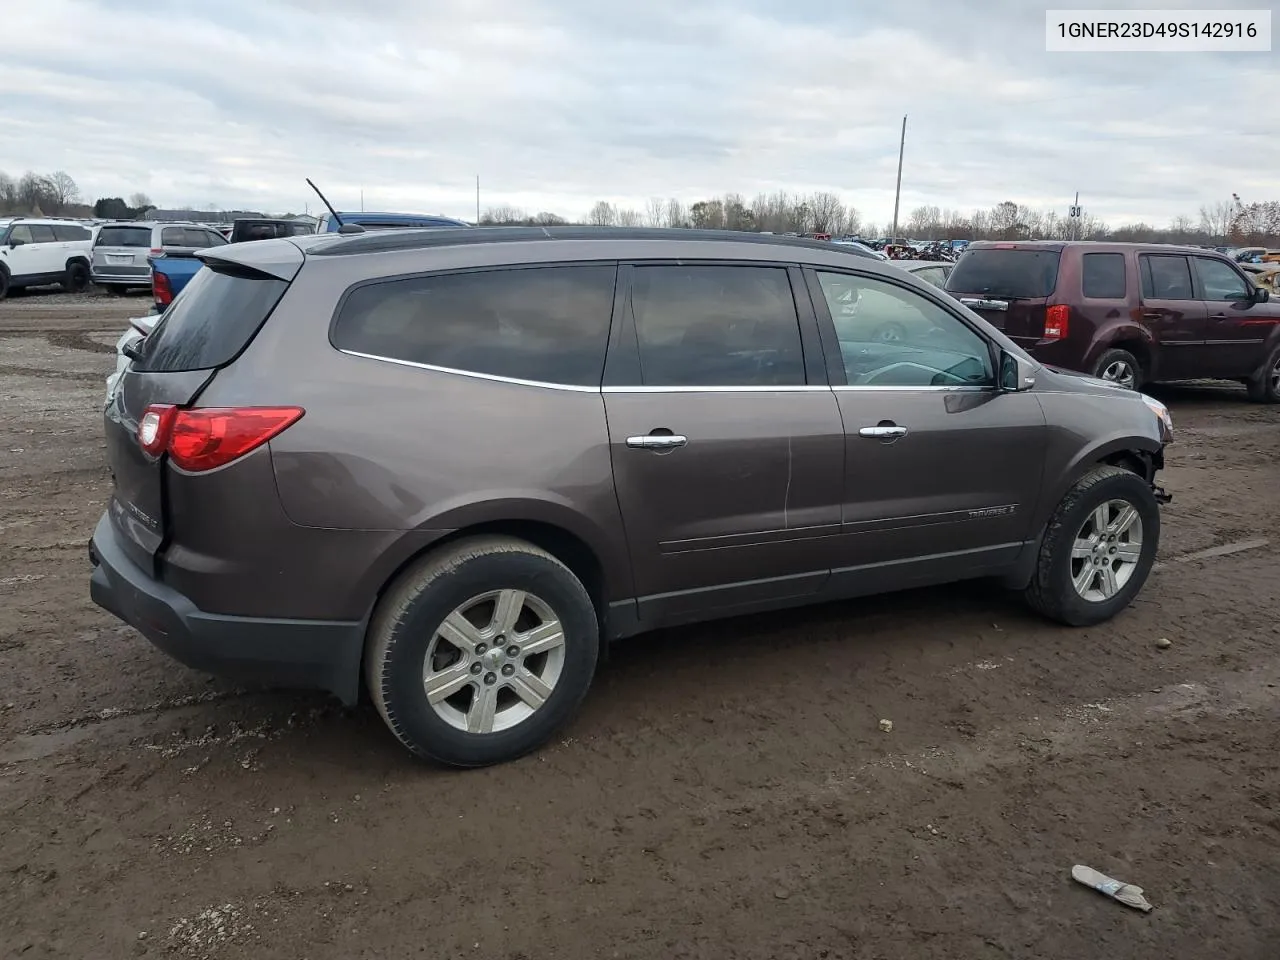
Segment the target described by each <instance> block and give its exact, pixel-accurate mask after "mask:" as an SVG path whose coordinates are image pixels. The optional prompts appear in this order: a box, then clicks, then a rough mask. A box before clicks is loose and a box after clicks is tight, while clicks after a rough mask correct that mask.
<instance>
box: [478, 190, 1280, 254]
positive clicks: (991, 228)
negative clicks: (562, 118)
mask: <svg viewBox="0 0 1280 960" xmlns="http://www.w3.org/2000/svg"><path fill="white" fill-rule="evenodd" d="M480 222H481V224H484V225H516V224H522V225H527V226H552V225H556V224H567V223H571V222H577V223H583V224H591V225H594V226H615V227H676V228H691V227H692V228H705V229H713V230H746V231H757V232H767V233H798V234H811V233H829V234H831V235H833V236H861V237H865V238H867V239H879V238H883V237H887V236H888V234H889V232H890V231H891V230H892V228H893V225H892V223H885V224H879V223H876V222H873V221H864V220H863V219H862V215H861V214H860V213H859V211H858V210H857V209H856V208H855V207H852V206H849V205H846V204H845V203H844V202H843V201H842V200H841V199H840V197H839V196H838V195H837V194H834V193H830V192H826V191H820V192H817V193H811V194H793V193H789V192H787V191H785V190H783V191H776V192H774V193H768V194H764V193H762V194H759V195H758V196H756V197H755V198H754V199H752V200H751V201H749V202H748V201H747V200H745V199H744V198H743V196H742V195H741V194H738V193H727V194H725V195H724V196H722V197H714V198H712V199H709V200H700V201H698V202H697V203H694V204H691V205H687V206H686V205H685V204H684V203H682V202H681V201H680V200H677V199H675V198H674V197H672V198H668V199H663V198H661V197H654V198H652V199H650V200H649V201H648V202H647V203H646V204H645V206H644V208H643V209H636V208H634V207H626V206H617V205H614V204H612V203H610V202H608V201H607V200H601V201H599V202H598V203H596V204H595V205H594V206H593V207H592V208H591V209H590V210H589V211H588V212H587V214H586V216H585V217H583V218H582V219H581V220H578V221H570V220H568V219H566V218H565V217H562V216H560V215H558V214H555V213H549V212H545V211H544V212H540V213H537V214H534V215H532V216H530V215H529V214H527V213H526V212H525V211H523V210H521V209H519V208H517V207H510V206H499V207H491V208H489V209H488V210H486V211H485V212H484V214H483V215H482V216H481V218H480ZM898 236H900V237H907V238H910V239H913V240H1073V239H1078V240H1116V241H1129V242H1139V243H1184V244H1206V245H1208V244H1234V245H1239V246H1268V245H1271V246H1280V201H1275V200H1272V201H1265V202H1261V203H1251V204H1248V205H1245V204H1243V203H1242V202H1241V201H1240V200H1239V199H1238V198H1233V199H1232V200H1230V201H1219V202H1217V203H1213V204H1206V205H1204V206H1202V207H1201V208H1200V216H1199V219H1197V220H1193V219H1192V218H1191V217H1188V216H1177V217H1174V218H1173V219H1172V220H1170V221H1169V223H1168V224H1167V225H1164V226H1158V225H1155V224H1150V223H1145V222H1142V221H1138V222H1135V223H1125V224H1120V225H1118V226H1111V225H1109V224H1107V223H1105V222H1103V221H1102V220H1101V219H1100V218H1098V217H1096V216H1094V215H1092V214H1090V213H1088V212H1083V213H1082V215H1081V216H1079V217H1070V216H1066V215H1064V214H1062V213H1059V212H1058V211H1055V210H1039V209H1035V208H1033V207H1030V206H1028V205H1026V204H1022V203H1017V202H1016V201H1013V200H1005V201H1003V202H1001V203H997V204H995V205H994V206H992V207H990V208H988V209H985V210H974V211H972V212H970V213H964V212H962V211H959V210H954V209H949V208H945V207H938V206H932V205H924V206H919V207H916V208H914V209H913V210H910V211H908V212H907V213H906V215H905V216H904V217H902V218H901V219H900V221H899V223H898Z"/></svg>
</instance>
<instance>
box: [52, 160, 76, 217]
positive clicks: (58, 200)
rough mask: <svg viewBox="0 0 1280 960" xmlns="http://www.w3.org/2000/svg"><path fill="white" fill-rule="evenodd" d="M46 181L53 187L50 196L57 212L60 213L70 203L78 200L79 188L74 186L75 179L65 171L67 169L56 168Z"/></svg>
mask: <svg viewBox="0 0 1280 960" xmlns="http://www.w3.org/2000/svg"><path fill="white" fill-rule="evenodd" d="M48 181H49V186H50V187H52V188H53V189H52V191H51V196H52V199H53V202H54V205H55V206H56V207H57V210H56V212H57V213H61V212H62V211H63V210H65V209H66V208H67V207H69V206H71V204H73V203H76V202H77V201H79V199H80V188H79V187H77V186H76V182H75V180H73V179H71V174H69V173H67V171H65V170H58V171H57V172H55V173H51V174H50V175H49V177H48Z"/></svg>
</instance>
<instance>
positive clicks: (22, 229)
mask: <svg viewBox="0 0 1280 960" xmlns="http://www.w3.org/2000/svg"><path fill="white" fill-rule="evenodd" d="M9 239H10V240H11V241H12V240H17V241H18V242H19V243H35V239H34V238H33V237H32V235H31V225H30V224H27V223H19V224H15V225H14V227H13V229H12V230H10V231H9Z"/></svg>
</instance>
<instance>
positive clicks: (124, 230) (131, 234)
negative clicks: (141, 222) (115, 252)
mask: <svg viewBox="0 0 1280 960" xmlns="http://www.w3.org/2000/svg"><path fill="white" fill-rule="evenodd" d="M97 245H98V246H100V247H146V248H148V249H149V248H150V247H151V228H150V227H103V228H102V229H101V230H99V231H98V244H97Z"/></svg>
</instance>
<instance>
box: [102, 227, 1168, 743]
mask: <svg viewBox="0 0 1280 960" xmlns="http://www.w3.org/2000/svg"><path fill="white" fill-rule="evenodd" d="M200 256H201V257H202V258H203V260H204V262H205V264H206V267H205V269H203V270H201V271H200V272H199V273H198V274H197V275H196V276H195V277H194V278H193V279H192V280H191V282H190V283H189V284H188V285H187V287H186V288H185V290H184V291H183V293H182V294H181V295H180V296H179V297H178V298H177V299H175V300H174V302H173V304H172V306H170V307H169V309H168V310H167V311H166V312H165V314H164V315H163V316H162V317H161V319H160V320H159V322H158V324H157V325H156V327H155V329H154V330H153V331H152V333H151V334H150V335H148V336H147V337H146V339H145V340H144V341H143V342H142V344H141V346H140V347H139V348H138V349H137V350H135V351H134V359H133V361H132V363H131V364H130V366H129V367H128V368H127V369H126V370H125V371H124V373H123V374H122V376H121V379H120V382H119V388H118V390H117V392H116V393H115V396H114V398H113V399H112V401H111V403H110V404H109V405H108V407H107V410H106V433H107V446H108V450H109V458H110V462H111V467H112V474H113V477H114V492H113V495H112V497H111V499H110V501H109V506H108V509H107V512H106V514H105V515H104V516H103V518H102V520H101V521H100V522H99V524H98V527H97V530H96V531H95V532H94V535H93V539H92V542H91V546H90V558H91V560H92V561H93V564H94V567H95V569H94V571H93V574H92V579H91V592H92V595H93V598H94V600H95V601H97V602H98V603H99V604H101V605H102V606H103V607H105V608H106V609H108V610H110V611H111V612H113V613H115V614H116V615H117V616H119V617H120V618H121V619H123V620H125V621H127V622H128V623H130V624H132V625H134V626H135V627H137V628H138V630H140V631H141V632H142V633H143V634H144V635H146V636H147V637H148V638H150V639H151V640H152V641H153V642H154V643H155V644H156V645H157V646H159V647H161V648H162V649H164V650H166V651H168V652H170V653H171V654H173V655H174V656H175V657H177V658H178V659H179V660H182V661H183V662H185V663H187V664H190V665H191V666H195V667H200V668H206V669H209V670H214V671H218V672H224V673H228V674H233V675H238V676H244V677H256V678H261V679H266V680H269V681H273V682H278V683H283V684H291V685H307V686H315V687H319V688H322V689H327V690H330V691H332V692H334V693H335V694H337V695H338V696H339V697H341V698H342V699H344V700H345V701H347V702H354V701H355V700H357V699H358V698H359V695H360V691H361V687H362V679H363V684H364V685H367V688H368V690H369V691H370V693H371V695H372V699H373V701H374V702H375V704H376V705H377V707H378V709H379V710H380V711H381V713H382V716H383V717H384V718H385V720H386V722H387V724H388V726H389V727H390V728H391V730H392V731H393V732H394V733H395V735H396V736H397V737H398V738H399V739H400V741H401V742H402V743H403V744H404V745H405V746H407V747H408V748H409V749H410V750H412V751H413V752H414V753H416V754H418V755H420V756H425V757H431V758H434V759H436V760H440V761H444V762H447V763H452V764H459V765H478V764H484V763H491V762H495V761H499V760H504V759H507V758H510V757H513V756H516V755H518V754H520V753H522V752H524V751H527V750H529V749H531V748H533V747H534V746H536V745H537V744H538V743H540V742H542V741H543V740H545V739H546V738H547V737H549V736H550V735H551V734H552V732H553V731H554V730H555V729H556V728H557V727H559V726H560V725H561V724H562V723H563V722H564V721H565V720H566V718H567V717H568V716H569V714H570V713H571V712H572V711H573V710H574V708H575V707H576V706H577V705H578V703H579V702H580V701H581V700H582V698H583V696H584V695H585V694H586V692H587V688H588V686H589V685H590V683H591V678H592V675H593V673H594V672H595V668H596V663H597V659H598V658H599V656H600V653H601V650H602V648H603V646H604V645H605V644H606V643H607V642H608V641H610V640H614V639H618V638H621V637H625V636H629V635H632V634H637V633H640V632H642V631H645V630H649V629H652V628H655V627H662V626H667V625H672V624H678V623H687V622H690V621H695V620H704V619H710V618H716V617H724V616H730V615H733V614H742V613H749V612H754V611H762V610H770V609H776V608H780V607H788V606H796V605H801V604H808V603H815V602H820V601H824V600H832V599H837V598H844V597H853V596H857V595H861V594H869V593H875V592H880V591H886V590H896V589H900V588H904V587H914V586H919V585H923V584H930V583H939V582H943V581H951V580H960V579H964V578H971V577H998V578H1001V579H1002V580H1003V581H1004V582H1005V583H1006V584H1008V585H1009V586H1010V587H1012V588H1014V589H1017V590H1020V591H1023V592H1024V593H1025V595H1026V597H1027V598H1028V600H1029V601H1030V603H1031V604H1032V606H1034V607H1035V608H1036V609H1038V610H1040V611H1041V612H1043V613H1044V614H1046V615H1048V616H1049V617H1052V618H1055V619H1057V620H1059V621H1061V622H1064V623H1068V624H1092V623H1098V622H1100V621H1102V620H1105V619H1107V618H1108V617H1111V616H1112V615H1114V614H1115V613H1117V612H1118V611H1120V610H1121V609H1122V608H1124V607H1125V606H1126V605H1127V604H1128V603H1129V602H1130V600H1131V599H1132V598H1133V597H1134V595H1135V594H1136V593H1137V591H1138V590H1139V589H1140V588H1141V586H1142V583H1143V582H1144V580H1145V579H1146V577H1147V573H1148V571H1149V570H1150V568H1151V564H1152V561H1153V558H1154V557H1155V553H1156V547H1157V543H1158V540H1159V533H1160V516H1159V511H1158V508H1157V504H1158V502H1159V501H1160V500H1161V499H1162V495H1161V493H1160V491H1159V489H1158V488H1156V487H1155V486H1154V478H1155V475H1156V471H1157V470H1158V469H1159V468H1160V467H1161V466H1162V463H1163V460H1162V455H1163V449H1164V445H1165V443H1166V442H1167V441H1168V440H1169V438H1170V429H1171V428H1170V424H1169V420H1168V413H1167V411H1166V410H1165V409H1164V408H1163V407H1162V406H1161V405H1160V404H1159V403H1157V402H1155V401H1153V400H1150V399H1148V398H1145V397H1143V396H1141V395H1140V394H1137V393H1134V392H1132V391H1128V390H1121V389H1118V388H1116V387H1115V386H1113V385H1110V384H1103V383H1099V382H1097V381H1092V380H1087V379H1084V378H1081V377H1078V376H1074V375H1067V374H1063V373H1056V372H1053V371H1050V370H1048V369H1046V368H1043V367H1041V366H1040V365H1039V364H1037V363H1035V362H1034V361H1033V360H1031V359H1030V358H1029V357H1028V356H1027V355H1026V354H1025V353H1024V352H1023V351H1022V350H1021V349H1020V348H1019V347H1017V346H1016V345H1015V344H1014V343H1013V342H1012V341H1010V340H1009V339H1008V338H1007V337H1005V336H1004V335H1003V334H1001V333H999V332H998V331H996V330H994V329H992V328H991V327H990V326H989V325H988V324H987V323H985V322H984V321H983V320H982V319H980V318H979V317H977V316H976V315H975V314H973V313H971V312H970V311H968V310H966V309H965V308H964V307H962V306H960V305H959V303H957V302H956V301H955V300H953V299H951V298H950V297H948V296H947V295H946V294H944V293H943V292H942V291H940V290H938V289H937V288H936V287H934V286H932V285H930V284H928V283H925V282H923V281H921V280H918V279H916V278H913V277H911V276H909V275H907V274H906V273H905V272H903V271H901V270H899V269H897V268H896V267H894V266H892V265H890V264H887V263H883V262H880V261H877V260H875V259H873V258H871V257H867V256H862V255H858V254H856V253H851V252H848V251H845V250H841V249H840V248H837V247H833V246H832V245H831V244H827V243H822V242H817V241H809V240H803V239H796V240H789V241H788V240H786V239H784V238H781V237H773V236H760V237H752V236H749V235H742V234H722V233H704V232H698V231H686V230H673V231H666V230H650V231H645V230H609V229H597V230H592V229H578V228H562V229H549V230H542V229H525V228H511V229H505V228H494V229H490V230H475V229H465V230H463V229H458V230H448V231H411V232H395V233H383V234H366V235H357V236H349V237H346V236H334V235H327V236H309V237H290V238H283V239H276V240H263V241H258V242H256V243H249V244H232V245H229V246H225V247H220V248H216V249H211V250H208V251H204V252H202V253H201V254H200ZM886 316H891V317H892V318H894V319H895V320H902V319H903V318H904V317H909V318H910V321H911V322H909V323H904V324H903V328H904V333H903V335H902V336H901V337H899V338H895V339H892V340H885V339H883V338H882V337H881V336H879V331H880V329H881V327H882V326H883V323H884V321H885V318H886Z"/></svg>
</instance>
